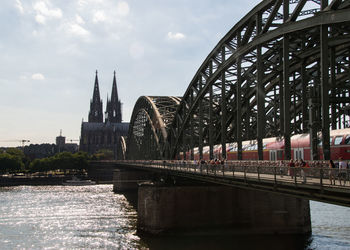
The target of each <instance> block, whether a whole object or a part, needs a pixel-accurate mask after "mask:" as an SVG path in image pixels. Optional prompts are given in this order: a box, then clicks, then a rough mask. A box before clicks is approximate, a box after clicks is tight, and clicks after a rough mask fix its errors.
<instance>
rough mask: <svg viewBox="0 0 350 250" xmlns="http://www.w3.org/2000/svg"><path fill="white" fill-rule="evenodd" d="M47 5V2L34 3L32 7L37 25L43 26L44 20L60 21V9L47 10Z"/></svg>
mask: <svg viewBox="0 0 350 250" xmlns="http://www.w3.org/2000/svg"><path fill="white" fill-rule="evenodd" d="M46 3H48V4H49V2H48V1H46V2H44V1H39V2H36V3H35V4H34V5H33V8H34V10H35V11H36V12H37V15H36V16H35V20H36V21H37V22H38V23H41V24H44V23H45V21H46V18H51V19H52V18H56V19H60V18H62V10H61V9H60V8H51V9H49V7H48V6H47V4H46Z"/></svg>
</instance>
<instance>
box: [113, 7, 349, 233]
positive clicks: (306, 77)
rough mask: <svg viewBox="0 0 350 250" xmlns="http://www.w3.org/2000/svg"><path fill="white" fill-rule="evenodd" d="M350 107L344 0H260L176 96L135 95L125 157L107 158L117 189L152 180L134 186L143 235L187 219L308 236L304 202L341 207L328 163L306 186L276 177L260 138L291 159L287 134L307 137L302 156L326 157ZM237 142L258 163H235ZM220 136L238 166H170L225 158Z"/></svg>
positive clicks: (344, 201) (344, 198) (343, 192)
mask: <svg viewBox="0 0 350 250" xmlns="http://www.w3.org/2000/svg"><path fill="white" fill-rule="evenodd" d="M349 103H350V1H349V0H332V1H328V0H264V1H261V2H260V3H259V4H258V5H256V6H255V7H254V8H253V9H252V10H251V11H250V12H249V13H247V14H246V15H245V16H244V17H243V18H242V19H241V20H240V21H239V22H238V23H237V24H236V25H235V26H234V27H233V28H232V29H231V30H230V31H229V32H228V33H227V34H226V35H225V36H224V37H223V38H222V39H221V40H220V41H219V43H218V44H217V45H216V46H215V48H214V49H213V50H212V51H211V52H210V54H209V55H208V56H207V58H206V59H205V60H204V62H203V63H202V65H201V66H200V67H199V69H198V71H197V72H196V73H195V75H194V77H193V79H192V80H191V82H190V83H189V86H188V88H187V90H186V91H185V93H184V95H183V96H182V97H175V96H141V97H140V98H139V99H138V100H137V102H136V104H135V107H134V110H133V113H132V117H131V120H130V127H129V133H128V137H127V139H126V140H123V141H122V142H123V143H122V144H123V145H122V147H121V148H123V150H122V152H120V155H121V157H123V158H124V159H126V160H125V161H118V162H115V163H114V164H116V165H118V167H119V170H117V171H115V188H116V189H117V190H118V189H119V190H123V188H128V187H131V186H130V185H129V184H130V183H133V184H135V183H137V182H138V181H141V180H145V179H149V180H150V179H154V175H156V176H157V178H158V179H157V180H156V181H155V182H152V183H153V184H149V185H143V186H142V187H139V191H138V194H139V198H138V200H139V205H138V210H139V211H138V213H139V214H140V215H139V222H138V223H139V229H140V228H141V229H143V230H145V231H149V232H158V231H162V230H165V229H169V228H183V227H185V226H186V225H187V226H189V225H188V224H190V226H191V227H196V226H203V225H206V226H208V225H209V226H218V225H221V226H222V225H224V226H232V225H235V226H237V225H239V226H242V225H243V227H244V228H249V229H250V230H252V229H259V230H260V232H270V233H271V232H272V233H276V232H284V233H288V232H291V233H307V232H310V230H311V226H310V212H309V203H308V201H307V200H305V199H314V200H320V201H324V202H329V203H335V204H340V205H343V206H349V205H350V203H349V202H350V201H349V198H348V197H349V193H350V188H349V185H348V184H347V185H346V186H340V185H332V184H331V183H330V182H329V181H328V171H329V170H328V168H327V167H328V166H327V165H325V164H326V163H325V162H320V166H316V167H314V168H313V169H312V170H311V171H310V172H309V173H307V182H306V183H302V180H300V178H299V177H297V175H292V178H291V177H290V176H287V175H286V172H287V171H286V167H282V171H283V172H284V174H278V173H277V172H276V171H277V170H279V168H277V167H276V166H274V165H273V164H274V163H271V162H270V163H268V162H264V161H263V160H266V159H264V154H263V152H264V146H265V145H264V143H263V139H264V138H269V137H277V138H279V139H280V141H282V142H283V144H284V149H283V150H284V152H283V154H284V159H286V160H289V159H291V137H292V136H293V135H297V134H303V133H307V134H309V135H310V149H311V150H310V151H311V153H310V159H311V160H320V159H321V158H323V159H324V160H329V159H330V156H331V151H330V130H331V129H332V130H336V129H342V128H345V127H347V126H348V124H347V123H348V120H347V119H348V118H347V115H348V112H349ZM244 141H255V142H256V144H257V158H258V159H259V161H256V162H253V163H252V162H246V161H241V160H242V154H243V151H244V148H243V147H242V143H243V142H244ZM227 143H235V145H236V147H237V160H238V161H235V162H230V163H229V164H228V165H227V166H225V165H224V166H221V168H219V169H218V168H217V167H214V168H213V171H211V169H210V167H211V166H208V165H206V166H200V167H198V166H197V165H196V166H194V165H191V164H190V163H188V162H186V163H185V164H178V163H177V162H173V163H171V161H173V160H175V159H183V160H194V159H195V158H196V157H195V155H196V154H198V158H199V159H203V157H204V154H205V152H204V149H207V148H208V152H209V158H210V159H213V158H214V147H215V146H216V145H220V147H221V149H222V150H221V151H220V154H221V155H220V157H219V158H221V159H226V157H227V155H226V154H227ZM319 145H322V150H321V151H320V150H319ZM294 170H295V171H296V172H298V171H300V172H304V171H305V172H306V170H304V169H302V168H300V169H299V168H298V169H297V168H296V169H294ZM169 178H170V179H171V180H174V181H177V183H179V182H180V183H181V184H177V186H175V187H174V186H172V184H169V182H168V181H166V180H167V179H169ZM164 180H165V181H164ZM188 180H190V181H188ZM162 181H163V184H159V182H162ZM154 183H158V184H154ZM209 183H213V184H218V185H209ZM164 185H165V186H164ZM179 186H181V187H180V189H179ZM281 194H283V195H281ZM213 201H214V202H213ZM171 204H172V205H171ZM199 204H200V205H201V206H200V205H199ZM201 207H202V208H201ZM203 207H205V211H203ZM247 210H248V211H247ZM194 211H196V212H197V213H195V212H194ZM218 211H220V213H218ZM170 218H171V219H170ZM266 218H269V219H266Z"/></svg>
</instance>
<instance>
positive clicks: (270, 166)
mask: <svg viewBox="0 0 350 250" xmlns="http://www.w3.org/2000/svg"><path fill="white" fill-rule="evenodd" d="M122 162H125V163H127V164H135V165H138V166H139V167H145V168H163V169H167V170H171V171H182V172H189V173H192V174H198V175H210V176H214V177H217V178H223V177H224V178H237V179H243V180H258V181H271V182H275V183H277V182H284V183H291V184H295V185H297V184H310V185H317V186H321V187H323V186H329V187H330V186H337V187H347V188H349V187H350V170H349V169H339V168H330V167H329V166H328V162H326V161H309V162H307V165H306V166H303V165H302V164H301V163H299V162H297V163H296V164H295V167H290V166H289V162H288V161H224V162H218V163H212V162H203V163H201V162H197V161H161V160H156V161H143V160H137V161H130V160H129V161H122Z"/></svg>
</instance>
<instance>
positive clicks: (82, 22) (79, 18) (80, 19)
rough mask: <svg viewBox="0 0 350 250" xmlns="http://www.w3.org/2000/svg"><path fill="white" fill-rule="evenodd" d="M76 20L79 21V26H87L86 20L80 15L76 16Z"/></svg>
mask: <svg viewBox="0 0 350 250" xmlns="http://www.w3.org/2000/svg"><path fill="white" fill-rule="evenodd" d="M75 20H76V21H77V23H78V24H85V21H84V19H83V18H82V17H81V16H79V15H76V16H75Z"/></svg>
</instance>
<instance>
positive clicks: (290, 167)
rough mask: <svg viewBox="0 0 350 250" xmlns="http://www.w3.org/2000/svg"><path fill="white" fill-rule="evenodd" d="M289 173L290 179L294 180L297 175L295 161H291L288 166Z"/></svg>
mask: <svg viewBox="0 0 350 250" xmlns="http://www.w3.org/2000/svg"><path fill="white" fill-rule="evenodd" d="M288 172H289V175H290V177H291V178H292V179H293V177H294V174H295V164H294V161H293V159H290V162H289V164H288Z"/></svg>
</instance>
